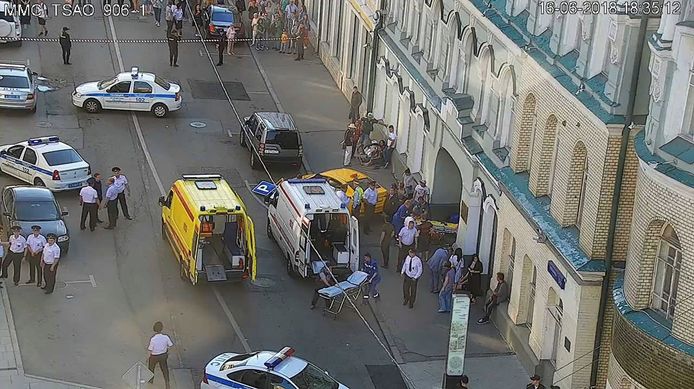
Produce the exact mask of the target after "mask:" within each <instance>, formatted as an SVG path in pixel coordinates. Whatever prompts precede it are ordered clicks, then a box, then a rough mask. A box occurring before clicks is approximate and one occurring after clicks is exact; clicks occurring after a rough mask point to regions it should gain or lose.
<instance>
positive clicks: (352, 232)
mask: <svg viewBox="0 0 694 389" xmlns="http://www.w3.org/2000/svg"><path fill="white" fill-rule="evenodd" d="M266 202H267V203H268V220H267V234H268V237H270V238H271V239H273V240H274V241H275V242H277V244H278V245H279V247H280V249H281V250H282V252H283V255H284V257H285V260H286V265H287V273H288V274H289V275H299V276H301V277H311V276H313V275H314V274H317V273H318V271H319V270H320V268H321V267H322V266H321V265H322V262H321V259H322V260H324V261H325V262H327V264H328V266H330V267H331V268H333V269H335V268H344V269H348V270H350V271H356V270H358V268H359V223H358V221H357V219H356V218H355V217H352V216H350V214H349V211H348V210H347V208H346V207H345V205H344V204H342V202H341V201H340V198H339V197H338V196H337V194H336V193H335V189H333V187H332V186H330V184H329V183H328V181H327V180H325V179H323V178H320V179H290V180H284V181H280V182H279V183H278V184H277V189H276V190H275V191H274V192H273V193H272V194H270V195H269V196H268V197H266Z"/></svg>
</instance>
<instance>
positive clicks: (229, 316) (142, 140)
mask: <svg viewBox="0 0 694 389" xmlns="http://www.w3.org/2000/svg"><path fill="white" fill-rule="evenodd" d="M108 23H109V26H110V28H111V35H112V36H113V45H114V49H115V51H116V58H117V60H118V66H119V67H120V71H121V72H124V71H125V68H124V66H123V57H122V55H121V52H120V46H119V45H118V38H117V37H116V28H115V26H114V25H113V18H112V17H111V16H109V17H108ZM215 72H216V69H215ZM217 78H218V79H219V80H220V81H221V78H220V76H219V74H218V73H217ZM225 92H226V91H225ZM232 108H234V107H233V106H232ZM234 109H235V108H234ZM130 114H131V117H132V119H133V124H135V130H136V132H137V138H138V140H139V141H140V146H141V147H142V151H143V152H144V154H145V158H146V159H147V164H148V165H149V168H150V170H151V171H152V175H153V176H154V180H155V181H156V183H157V186H158V187H159V192H160V193H161V195H162V196H164V195H166V192H165V190H164V185H163V184H162V182H161V179H160V178H159V173H157V169H156V167H155V166H154V160H153V159H152V156H151V155H150V153H149V150H148V149H147V144H146V143H145V138H144V136H143V135H142V129H141V128H140V122H139V121H138V120H137V116H135V113H134V112H130ZM237 117H238V113H237ZM227 134H228V135H229V136H230V137H231V130H229V129H227ZM212 290H213V291H214V294H215V296H216V297H217V301H218V302H219V305H221V307H222V310H223V311H224V314H225V315H226V316H227V319H229V323H230V324H231V327H232V328H233V329H234V332H235V333H236V336H237V337H238V338H239V340H240V341H241V345H243V348H244V349H245V350H246V352H251V351H252V350H251V347H250V345H249V344H248V341H247V340H246V337H245V336H244V335H243V333H242V332H241V327H240V326H239V324H238V322H236V319H235V318H234V315H233V314H232V313H231V310H230V309H229V307H228V306H227V304H226V302H224V299H223V298H222V295H221V294H220V293H219V290H217V288H216V287H214V288H213V289H212ZM172 332H173V334H174V338H177V336H176V332H175V330H173V329H172ZM177 343H179V344H180V342H179V341H178V339H177ZM175 349H176V355H177V357H178V364H179V366H183V359H182V358H181V353H180V351H179V350H178V347H176V348H175Z"/></svg>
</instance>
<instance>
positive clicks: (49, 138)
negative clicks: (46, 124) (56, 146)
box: [27, 135, 60, 146]
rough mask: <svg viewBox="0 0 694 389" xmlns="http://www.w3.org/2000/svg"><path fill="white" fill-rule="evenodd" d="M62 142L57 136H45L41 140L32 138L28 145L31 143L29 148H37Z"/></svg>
mask: <svg viewBox="0 0 694 389" xmlns="http://www.w3.org/2000/svg"><path fill="white" fill-rule="evenodd" d="M56 142H60V138H58V137H57V136H55V135H51V136H44V137H41V138H31V139H29V141H28V142H27V143H29V146H36V145H43V144H48V143H56Z"/></svg>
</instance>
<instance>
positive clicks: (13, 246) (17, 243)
mask: <svg viewBox="0 0 694 389" xmlns="http://www.w3.org/2000/svg"><path fill="white" fill-rule="evenodd" d="M21 232H22V227H20V226H12V235H11V236H10V239H9V240H10V251H9V252H8V253H7V256H6V257H5V260H4V261H2V274H1V275H0V277H2V278H7V268H8V267H10V264H13V265H14V274H13V277H12V280H13V281H14V284H15V286H16V285H19V276H20V275H21V273H22V259H24V254H25V252H26V248H27V240H26V239H25V238H24V237H23V236H22V234H21Z"/></svg>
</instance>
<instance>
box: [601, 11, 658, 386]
mask: <svg viewBox="0 0 694 389" xmlns="http://www.w3.org/2000/svg"><path fill="white" fill-rule="evenodd" d="M647 26H648V15H646V14H641V23H640V24H639V35H638V41H637V43H636V58H635V59H634V65H633V67H632V73H631V83H630V85H629V88H630V89H629V90H630V95H629V102H628V103H627V113H626V117H625V120H624V127H623V128H622V143H621V145H620V148H619V160H618V163H617V177H615V185H614V194H613V196H612V209H611V210H610V225H609V230H608V233H607V253H606V255H605V278H603V280H602V290H601V291H600V308H599V310H598V322H597V326H596V329H595V342H594V345H593V347H594V350H595V355H594V356H593V368H592V369H591V371H590V387H591V388H595V387H596V384H597V381H598V363H599V361H600V341H601V338H602V332H603V330H604V326H603V322H604V320H605V311H606V309H607V304H608V300H609V296H610V295H611V293H609V292H610V291H609V286H610V275H611V274H612V265H613V264H612V256H613V255H614V240H615V230H616V229H617V213H618V211H619V209H618V208H619V197H620V195H621V193H622V181H623V179H624V164H625V162H626V156H627V148H628V146H629V136H630V133H631V128H632V125H631V123H632V121H633V120H634V105H635V104H636V92H637V87H638V83H639V71H640V69H641V58H642V57H643V47H644V42H645V40H646V39H645V38H646V28H647Z"/></svg>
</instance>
